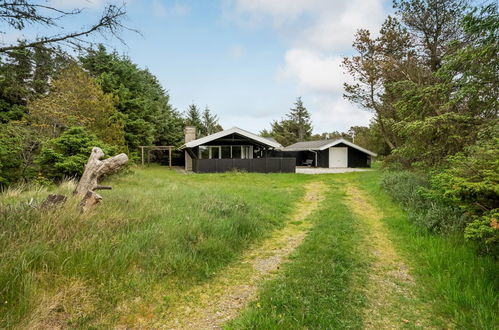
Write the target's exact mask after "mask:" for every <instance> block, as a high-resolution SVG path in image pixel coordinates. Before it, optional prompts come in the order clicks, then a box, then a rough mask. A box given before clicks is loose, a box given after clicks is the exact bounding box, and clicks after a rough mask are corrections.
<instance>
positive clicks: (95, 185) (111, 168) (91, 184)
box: [74, 147, 128, 211]
mask: <svg viewBox="0 0 499 330" xmlns="http://www.w3.org/2000/svg"><path fill="white" fill-rule="evenodd" d="M103 156H104V152H103V151H102V149H101V148H97V147H95V148H92V153H91V154H90V157H89V158H88V162H87V164H86V165H85V170H84V171H83V175H82V176H81V179H80V182H78V186H76V189H75V191H74V194H75V195H79V196H81V197H82V201H81V203H80V205H81V206H82V209H83V211H86V210H88V209H89V208H90V207H92V206H93V205H95V204H97V203H100V201H101V200H102V196H100V195H99V194H97V193H96V192H95V190H98V189H111V187H109V186H101V185H99V180H100V179H101V178H102V177H103V176H105V175H108V174H111V173H114V172H116V171H118V170H119V169H121V168H122V167H123V166H125V164H126V163H127V162H128V156H127V155H126V154H119V155H116V156H113V157H111V158H108V159H105V160H100V159H101V158H102V157H103Z"/></svg>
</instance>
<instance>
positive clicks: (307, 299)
mask: <svg viewBox="0 0 499 330" xmlns="http://www.w3.org/2000/svg"><path fill="white" fill-rule="evenodd" d="M323 178H326V177H323ZM327 181H328V183H329V184H330V190H329V192H328V193H327V197H326V200H325V201H324V202H323V205H322V207H321V209H320V210H319V211H318V212H316V213H314V214H313V215H312V216H311V217H312V219H314V221H315V225H314V228H313V230H312V231H311V232H310V233H309V235H308V236H307V238H306V239H305V241H304V243H303V244H302V245H301V246H300V247H299V248H298V250H297V252H296V253H295V254H294V255H293V256H292V257H291V260H290V262H288V263H286V264H285V265H284V266H283V267H282V270H281V272H280V274H279V275H278V276H277V278H275V279H274V280H271V281H269V282H268V283H266V284H265V285H264V287H263V288H262V289H261V291H260V295H259V298H258V300H257V301H255V302H253V303H252V304H251V306H250V307H248V308H247V309H246V310H245V311H244V312H243V313H242V315H241V316H240V317H239V318H237V319H236V320H234V321H233V322H231V323H230V324H229V325H228V326H227V328H229V329H345V328H361V326H362V307H363V305H364V303H365V301H364V300H365V299H364V296H363V294H362V288H363V286H364V283H365V280H366V270H367V267H368V265H367V258H366V257H365V254H364V253H363V251H362V249H361V248H362V247H361V242H362V236H363V235H362V234H361V233H360V232H359V228H358V226H356V224H355V221H354V218H353V217H352V214H351V213H350V211H349V209H347V207H346V206H345V205H344V204H343V202H342V199H343V197H344V193H343V192H342V191H343V189H342V188H341V185H343V184H342V183H340V182H338V181H333V182H331V180H327Z"/></svg>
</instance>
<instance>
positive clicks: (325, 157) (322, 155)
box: [317, 149, 329, 167]
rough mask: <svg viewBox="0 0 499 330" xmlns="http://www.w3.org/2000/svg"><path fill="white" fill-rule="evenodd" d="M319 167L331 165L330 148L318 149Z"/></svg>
mask: <svg viewBox="0 0 499 330" xmlns="http://www.w3.org/2000/svg"><path fill="white" fill-rule="evenodd" d="M317 153H318V154H317V163H318V167H329V149H326V150H320V151H317Z"/></svg>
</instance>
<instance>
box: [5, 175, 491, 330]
mask: <svg viewBox="0 0 499 330" xmlns="http://www.w3.org/2000/svg"><path fill="white" fill-rule="evenodd" d="M311 180H323V181H324V182H325V183H326V184H328V186H330V189H329V191H328V192H327V195H326V199H325V201H324V202H323V203H322V207H321V208H320V209H319V210H318V211H316V213H315V214H313V215H312V216H311V217H312V219H313V221H314V227H313V228H312V230H311V232H310V233H309V235H308V236H307V237H306V239H305V241H304V243H303V244H302V245H301V246H300V247H299V248H298V249H297V250H296V252H295V253H294V254H293V255H292V257H291V260H290V262H288V263H286V264H284V265H283V266H282V267H281V269H280V271H279V273H278V274H277V276H276V277H275V278H274V279H273V280H271V281H269V282H267V283H266V284H264V285H263V287H262V288H261V291H260V296H259V298H258V300H257V301H255V302H254V303H252V304H250V306H249V307H248V308H247V309H246V310H244V311H243V313H242V314H241V316H240V317H239V318H237V319H236V320H234V321H233V322H232V323H230V324H229V325H228V327H229V328H259V329H269V328H270V329H272V328H280V329H282V328H336V329H338V328H362V327H363V322H364V321H365V320H363V317H364V316H365V315H363V310H364V309H363V308H364V307H365V306H366V304H368V303H369V302H368V301H366V299H365V297H364V295H363V292H364V290H365V288H366V281H368V271H369V266H370V262H371V259H370V258H369V256H367V255H366V246H364V243H365V238H366V237H368V236H366V234H367V232H366V229H365V228H362V226H361V225H359V221H358V220H359V219H356V218H355V216H354V215H353V214H352V213H351V212H350V210H349V209H348V208H347V207H346V206H345V203H344V193H343V189H342V187H344V185H345V184H350V183H353V184H356V185H357V186H359V187H360V188H362V189H364V190H365V191H367V192H368V196H369V197H370V198H371V202H372V203H373V204H374V205H375V206H377V207H378V208H379V209H380V210H382V211H383V219H382V221H383V223H384V224H385V226H386V228H387V229H388V235H389V238H390V240H391V241H392V242H393V244H394V246H395V248H396V250H397V252H398V254H400V255H401V256H402V257H403V258H404V259H405V262H406V263H407V264H408V265H409V267H410V269H411V273H412V274H413V276H414V278H415V281H416V285H415V294H416V296H417V297H416V298H415V299H414V302H410V301H409V302H407V303H408V304H411V306H421V304H420V303H421V302H422V303H424V305H425V306H428V308H429V309H428V310H425V311H423V312H424V313H425V317H427V318H429V319H430V320H433V319H434V322H433V325H434V326H435V327H447V328H458V329H494V328H497V324H499V320H498V316H497V315H498V313H497V311H498V310H499V308H498V307H499V306H498V301H499V297H498V292H499V280H498V276H497V274H499V265H498V263H497V260H493V259H492V258H489V257H482V256H477V255H476V253H475V252H474V250H473V249H472V247H470V246H469V245H468V244H466V242H464V241H463V239H462V238H460V237H449V236H440V235H430V234H427V233H424V232H422V231H420V230H418V229H417V228H416V227H415V226H414V225H413V224H412V223H410V222H409V221H408V219H407V215H406V213H405V212H404V211H403V210H402V209H401V208H400V207H399V205H397V204H396V203H394V202H393V201H392V200H391V198H390V197H389V196H388V195H387V194H386V193H385V192H384V191H382V190H381V188H380V185H379V180H380V175H379V173H377V172H363V173H350V174H344V175H323V176H306V175H296V174H272V175H269V174H267V175H264V174H247V173H226V174H202V175H182V174H178V173H176V172H173V171H169V170H167V169H165V168H163V167H151V168H147V169H136V170H135V171H134V172H133V173H130V174H127V175H120V176H116V177H113V178H111V179H110V180H109V182H107V184H109V185H112V186H113V190H111V191H103V192H102V195H103V196H104V202H103V203H102V204H101V205H99V206H98V207H96V208H95V209H94V210H93V211H91V212H90V213H87V214H82V213H80V212H79V211H78V208H77V205H76V204H77V203H78V201H77V200H75V199H70V200H69V201H68V203H67V205H66V206H65V207H63V208H61V209H57V210H52V211H41V210H37V209H34V208H31V207H30V206H29V205H28V204H27V202H28V201H29V200H30V199H31V198H33V203H32V204H37V203H39V201H41V200H43V198H45V196H46V195H47V194H48V193H49V192H50V191H49V190H47V189H43V188H41V189H30V190H27V191H21V190H16V189H13V190H9V191H6V192H4V193H2V194H0V260H1V262H0V328H11V327H15V326H17V327H32V328H53V327H57V326H60V327H70V328H85V329H86V328H90V327H98V328H102V327H104V328H112V327H114V326H116V325H125V326H126V325H133V324H136V323H135V321H136V320H137V319H140V318H148V317H150V318H152V317H153V316H151V315H152V314H155V313H156V314H157V313H162V312H163V311H165V310H167V309H168V306H171V304H172V303H173V302H175V299H176V297H177V294H178V293H179V292H181V291H182V290H189V289H190V288H192V287H193V286H195V285H198V284H200V283H204V282H205V281H206V280H208V279H210V278H213V277H214V276H216V274H219V273H220V272H223V270H224V268H225V267H226V266H227V265H229V264H231V263H232V262H234V261H236V260H237V258H238V257H239V256H241V254H242V253H243V252H244V251H245V250H247V249H248V248H251V245H252V244H254V243H255V242H257V241H259V240H261V239H263V238H264V237H267V236H268V235H269V234H270V233H271V232H272V231H273V230H276V229H278V228H281V227H282V226H283V224H284V221H285V220H286V219H287V216H288V215H289V213H290V212H291V210H292V207H293V205H294V202H295V201H297V200H299V199H300V198H301V197H302V195H303V186H304V184H306V183H308V182H310V181H311ZM71 189H72V187H71V185H69V184H65V185H64V186H63V187H59V188H58V189H57V191H63V192H65V193H66V194H67V195H69V194H70V192H71ZM399 321H400V320H399ZM412 324H413V323H412V322H411V324H409V325H408V326H409V327H411V326H412Z"/></svg>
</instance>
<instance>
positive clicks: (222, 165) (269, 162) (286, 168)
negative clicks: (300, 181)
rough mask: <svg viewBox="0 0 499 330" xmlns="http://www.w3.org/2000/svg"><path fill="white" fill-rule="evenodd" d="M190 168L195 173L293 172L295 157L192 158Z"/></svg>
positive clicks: (294, 169)
mask: <svg viewBox="0 0 499 330" xmlns="http://www.w3.org/2000/svg"><path fill="white" fill-rule="evenodd" d="M192 170H193V171H194V172H196V173H219V172H227V171H232V170H239V171H245V172H257V173H295V171H296V159H295V158H252V159H193V160H192Z"/></svg>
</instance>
